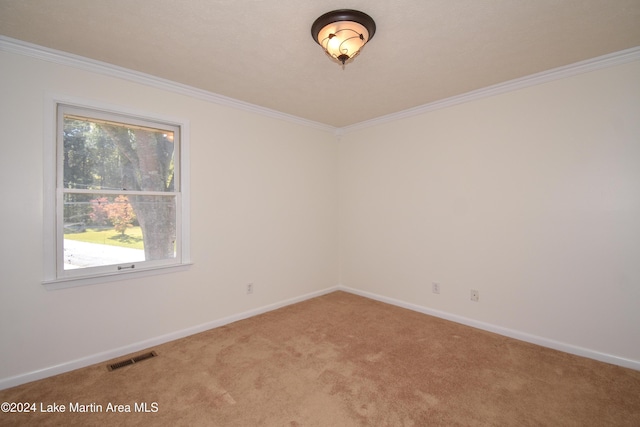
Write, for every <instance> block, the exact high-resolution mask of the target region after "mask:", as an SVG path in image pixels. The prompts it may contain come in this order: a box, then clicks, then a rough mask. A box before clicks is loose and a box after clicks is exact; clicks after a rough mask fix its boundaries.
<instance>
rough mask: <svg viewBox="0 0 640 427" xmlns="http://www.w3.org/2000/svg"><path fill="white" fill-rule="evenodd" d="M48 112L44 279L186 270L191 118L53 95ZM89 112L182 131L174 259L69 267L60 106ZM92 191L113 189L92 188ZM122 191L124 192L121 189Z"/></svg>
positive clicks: (80, 281) (54, 283)
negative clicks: (65, 256)
mask: <svg viewBox="0 0 640 427" xmlns="http://www.w3.org/2000/svg"><path fill="white" fill-rule="evenodd" d="M46 105H47V106H48V108H47V110H46V111H45V116H46V120H45V137H44V142H45V147H44V230H43V231H44V250H43V255H44V280H43V285H44V286H45V287H46V288H47V289H48V290H53V289H60V288H69V287H75V286H84V285H93V284H98V283H105V282H111V281H116V280H126V279H132V278H137V277H144V276H149V275H156V274H164V273H171V272H175V271H183V270H185V269H187V268H188V267H189V266H190V265H191V259H190V250H189V247H190V240H189V235H190V233H189V231H190V227H189V217H190V215H189V142H188V141H189V123H188V121H186V120H182V119H176V118H172V117H166V116H162V115H159V114H152V113H149V112H141V111H137V110H132V109H129V108H124V107H119V106H112V105H107V104H103V103H96V102H90V101H86V100H78V99H69V98H65V97H50V100H49V102H47V103H46ZM59 108H65V109H66V110H67V111H70V112H71V111H73V112H76V113H81V114H84V115H85V116H87V117H91V113H93V112H95V113H98V114H100V115H106V116H107V117H112V118H113V119H114V120H115V121H121V122H125V123H132V124H135V123H136V122H137V121H139V120H140V121H144V122H148V121H151V122H154V123H161V124H164V125H167V126H169V127H170V128H174V129H173V130H175V131H176V132H178V134H179V138H176V139H177V140H178V141H177V143H176V147H175V153H174V156H175V164H176V179H175V185H176V188H175V196H176V257H175V258H173V259H169V260H160V261H144V262H142V263H138V262H137V263H135V264H136V267H135V269H126V268H125V269H117V268H116V267H115V266H106V267H90V268H81V269H71V270H69V269H68V270H65V269H64V265H63V261H64V260H63V239H64V236H63V214H62V212H63V209H62V200H63V197H64V195H63V192H64V191H63V188H62V174H63V170H62V167H63V161H62V160H63V156H64V150H63V141H62V138H61V137H60V135H61V133H62V130H61V126H62V123H61V120H60V122H59V118H58V116H59V115H58V110H59ZM92 192H93V193H101V194H102V193H109V191H102V190H95V191H94V190H92ZM119 193H121V192H119Z"/></svg>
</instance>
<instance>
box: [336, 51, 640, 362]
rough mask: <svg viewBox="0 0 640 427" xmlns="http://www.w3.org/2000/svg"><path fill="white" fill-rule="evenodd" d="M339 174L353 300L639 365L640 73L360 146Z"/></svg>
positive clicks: (483, 109) (372, 138)
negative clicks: (475, 293) (408, 307)
mask: <svg viewBox="0 0 640 427" xmlns="http://www.w3.org/2000/svg"><path fill="white" fill-rule="evenodd" d="M340 169H341V177H340V188H341V196H340V210H341V213H340V217H341V229H340V230H341V233H340V235H341V244H340V247H341V265H342V273H341V276H342V277H341V283H342V284H343V285H344V286H347V287H351V288H354V289H357V290H359V291H362V292H368V293H371V294H374V295H378V296H382V297H384V298H388V299H394V300H397V301H400V302H404V303H408V304H413V305H415V306H419V307H424V308H427V309H429V310H434V311H441V312H444V313H446V314H447V315H450V316H452V317H458V318H461V319H466V320H469V321H470V323H474V322H476V323H478V324H484V325H493V326H495V327H496V329H500V328H502V329H507V330H511V331H515V332H517V333H516V335H518V334H520V335H522V336H525V335H527V334H528V335H530V336H533V337H539V338H542V341H545V340H546V341H547V342H553V341H555V342H559V343H562V344H563V345H564V346H566V347H575V348H578V349H586V350H588V351H589V352H591V353H592V355H593V354H595V353H603V354H605V355H608V356H613V359H619V360H620V361H622V362H624V361H625V360H626V361H629V360H630V361H635V362H634V363H635V366H636V367H637V366H640V364H639V363H640V62H638V61H636V62H632V63H629V64H626V65H621V66H616V67H612V68H608V69H603V70H599V71H593V72H589V73H586V74H581V75H577V76H574V77H570V78H565V79H561V80H556V81H553V82H550V83H546V84H541V85H538V86H533V87H530V88H526V89H521V90H517V91H512V92H509V93H505V94H501V95H496V96H493V97H490V98H485V99H481V100H476V101H472V102H468V103H465V104H462V105H457V106H453V107H450V108H446V109H442V110H438V111H433V112H429V113H424V114H422V115H419V116H416V117H411V118H406V119H403V120H397V121H394V122H390V123H384V124H378V125H377V126H373V127H368V128H365V129H362V130H357V131H353V132H349V133H347V134H346V135H345V136H343V137H342V141H341V144H340ZM433 281H436V282H440V284H441V294H440V295H435V294H433V293H432V292H431V283H432V282H433ZM471 289H477V290H479V292H480V301H479V302H477V303H474V302H471V301H470V295H469V294H470V290H471Z"/></svg>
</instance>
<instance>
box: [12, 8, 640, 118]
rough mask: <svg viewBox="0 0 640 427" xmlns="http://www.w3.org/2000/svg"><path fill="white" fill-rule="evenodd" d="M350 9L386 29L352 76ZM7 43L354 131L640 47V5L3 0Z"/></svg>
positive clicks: (379, 29)
mask: <svg viewBox="0 0 640 427" xmlns="http://www.w3.org/2000/svg"><path fill="white" fill-rule="evenodd" d="M342 8H351V9H357V10H361V11H363V12H365V13H367V14H369V15H371V16H372V17H373V18H374V20H375V21H376V24H377V31H376V34H375V36H374V38H373V39H372V40H371V41H370V43H369V44H367V46H366V47H365V48H364V49H363V51H362V53H361V55H360V56H359V57H357V58H356V59H355V60H354V62H352V63H351V64H348V65H347V66H346V69H345V70H342V68H341V67H340V66H339V65H338V64H337V63H334V62H331V60H330V59H329V58H328V57H327V56H326V55H325V54H324V53H323V52H322V50H321V48H320V47H319V46H318V45H317V44H316V43H315V42H314V40H313V39H312V38H311V33H310V29H311V24H312V23H313V21H314V20H315V19H316V18H317V17H318V16H320V15H322V14H323V13H325V12H328V11H330V10H334V9H342ZM0 34H2V35H4V36H8V37H11V38H15V39H19V40H23V41H27V42H31V43H35V44H38V45H41V46H45V47H49V48H53V49H57V50H61V51H65V52H70V53H73V54H77V55H81V56H84V57H87V58H92V59H95V60H100V61H104V62H107V63H111V64H115V65H119V66H122V67H126V68H129V69H132V70H136V71H141V72H144V73H148V74H152V75H155V76H158V77H162V78H165V79H169V80H173V81H175V82H180V83H183V84H186V85H189V86H193V87H196V88H199V89H204V90H207V91H210V92H213V93H216V94H220V95H224V96H228V97H231V98H235V99H238V100H242V101H245V102H249V103H252V104H256V105H258V106H261V107H266V108H270V109H273V110H277V111H280V112H283V113H288V114H291V115H294V116H297V117H302V118H305V119H309V120H313V121H316V122H319V123H323V124H328V125H332V126H337V127H343V126H347V125H351V124H355V123H359V122H362V121H365V120H369V119H373V118H376V117H381V116H384V115H387V114H391V113H395V112H398V111H402V110H405V109H408V108H412V107H416V106H420V105H424V104H428V103H431V102H435V101H438V100H442V99H445V98H449V97H451V96H454V95H459V94H462V93H466V92H469V91H472V90H475V89H480V88H483V87H487V86H491V85H493V84H497V83H501V82H505V81H508V80H512V79H515V78H519V77H524V76H527V75H530V74H534V73H537V72H541V71H545V70H549V69H553V68H556V67H560V66H563V65H568V64H571V63H574V62H578V61H581V60H585V59H590V58H594V57H596V56H600V55H604V54H607V53H611V52H617V51H620V50H623V49H627V48H632V47H636V46H640V0H327V1H317V0H181V1H175V0H108V1H105V0H56V1H49V0H20V1H17V0H0Z"/></svg>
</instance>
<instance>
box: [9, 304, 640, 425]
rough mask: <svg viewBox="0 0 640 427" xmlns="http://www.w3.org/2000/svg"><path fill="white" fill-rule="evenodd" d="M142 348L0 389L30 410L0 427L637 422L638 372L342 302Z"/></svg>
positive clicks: (389, 309)
mask: <svg viewBox="0 0 640 427" xmlns="http://www.w3.org/2000/svg"><path fill="white" fill-rule="evenodd" d="M150 350H154V351H156V352H157V354H158V356H157V357H155V358H152V359H148V360H145V361H143V362H140V363H136V364H134V365H130V366H126V367H124V368H121V369H117V370H114V371H108V370H107V368H106V366H107V364H108V363H112V362H115V361H119V360H122V359H123V358H119V359H117V360H115V361H111V362H105V363H103V364H99V365H95V366H91V367H87V368H84V369H80V370H77V371H74V372H69V373H66V374H62V375H58V376H56V377H52V378H48V379H45V380H41V381H36V382H33V383H29V384H25V385H22V386H19V387H15V388H12V389H8V390H3V391H0V402H35V403H36V405H37V408H36V409H37V412H34V413H0V425H3V426H7V425H152V424H153V425H176V426H182V425H184V426H194V425H207V426H243V427H246V426H541V425H547V426H640V372H639V371H634V370H630V369H625V368H621V367H618V366H613V365H609V364H605V363H601V362H596V361H593V360H590V359H585V358H580V357H577V356H573V355H569V354H565V353H561V352H558V351H554V350H550V349H547V348H543V347H538V346H535V345H532V344H528V343H524V342H521V341H517V340H514V339H510V338H506V337H503V336H500V335H495V334H492V333H489V332H485V331H480V330H477V329H473V328H470V327H467V326H462V325H459V324H456V323H453V322H449V321H445V320H442V319H438V318H434V317H430V316H426V315H424V314H420V313H416V312H412V311H409V310H405V309H402V308H398V307H395V306H392V305H388V304H383V303H380V302H377V301H373V300H370V299H367V298H362V297H359V296H356V295H352V294H349V293H345V292H334V293H331V294H328V295H324V296H321V297H318V298H314V299H312V300H308V301H305V302H302V303H299V304H295V305H291V306H288V307H285V308H282V309H279V310H275V311H273V312H270V313H266V314H264V315H260V316H256V317H253V318H251V319H247V320H243V321H239V322H236V323H233V324H230V325H227V326H224V327H221V328H217V329H213V330H210V331H207V332H204V333H201V334H197V335H193V336H190V337H188V338H184V339H181V340H177V341H174V342H170V343H167V344H164V345H160V346H157V347H154V348H153V349H150ZM140 353H144V352H140ZM137 354H138V353H137ZM54 403H56V404H58V405H61V406H64V407H65V410H66V411H65V412H64V413H60V412H58V413H43V412H41V409H45V410H46V409H47V408H49V409H54V408H55V407H54V406H48V405H52V404H54ZM143 404H146V407H145V406H143ZM41 405H43V406H42V407H41ZM82 405H84V406H82ZM116 405H123V406H122V407H118V406H116ZM59 408H60V406H59V407H58V409H59ZM81 409H84V410H88V411H93V412H84V413H81V412H78V410H81ZM118 409H121V410H125V411H126V410H127V409H129V410H130V411H131V412H111V411H112V410H118ZM143 409H146V411H147V412H144V411H143ZM136 410H138V412H136ZM71 411H75V412H71Z"/></svg>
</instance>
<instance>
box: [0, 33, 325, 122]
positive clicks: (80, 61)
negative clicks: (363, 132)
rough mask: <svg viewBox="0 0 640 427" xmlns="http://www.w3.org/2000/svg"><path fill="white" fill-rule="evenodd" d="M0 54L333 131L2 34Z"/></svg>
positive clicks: (209, 93) (297, 118) (250, 105)
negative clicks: (36, 60)
mask: <svg viewBox="0 0 640 427" xmlns="http://www.w3.org/2000/svg"><path fill="white" fill-rule="evenodd" d="M0 51H5V52H10V53H15V54H19V55H24V56H28V57H32V58H36V59H39V60H42V61H47V62H52V63H55V64H59V65H65V66H69V67H73V68H77V69H81V70H85V71H90V72H94V73H98V74H102V75H105V76H108V77H115V78H118V79H123V80H128V81H131V82H134V83H140V84H143V85H146V86H150V87H154V88H157V89H162V90H166V91H168V92H173V93H177V94H180V95H186V96H189V97H192V98H196V99H199V100H203V101H207V102H211V103H213V104H218V105H223V106H225V107H231V108H235V109H238V110H243V111H247V112H250V113H255V114H260V115H263V116H267V117H271V118H275V119H280V120H284V121H287V122H290V123H294V124H298V125H302V126H306V127H310V128H314V129H318V130H322V131H325V132H330V133H335V132H336V128H335V127H334V126H329V125H326V124H323V123H319V122H315V121H312V120H307V119H303V118H301V117H297V116H293V115H291V114H286V113H282V112H280V111H276V110H272V109H269V108H265V107H261V106H259V105H255V104H250V103H248V102H244V101H239V100H237V99H234V98H230V97H227V96H223V95H219V94H216V93H213V92H209V91H206V90H202V89H198V88H194V87H192V86H188V85H185V84H182V83H177V82H174V81H171V80H167V79H163V78H160V77H156V76H152V75H150V74H145V73H141V72H139V71H134V70H130V69H128V68H124V67H120V66H117V65H113V64H109V63H106V62H102V61H96V60H94V59H89V58H85V57H83V56H79V55H74V54H71V53H67V52H62V51H59V50H55V49H50V48H47V47H44V46H39V45H36V44H33V43H28V42H25V41H22V40H16V39H12V38H10V37H6V36H2V35H0Z"/></svg>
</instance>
